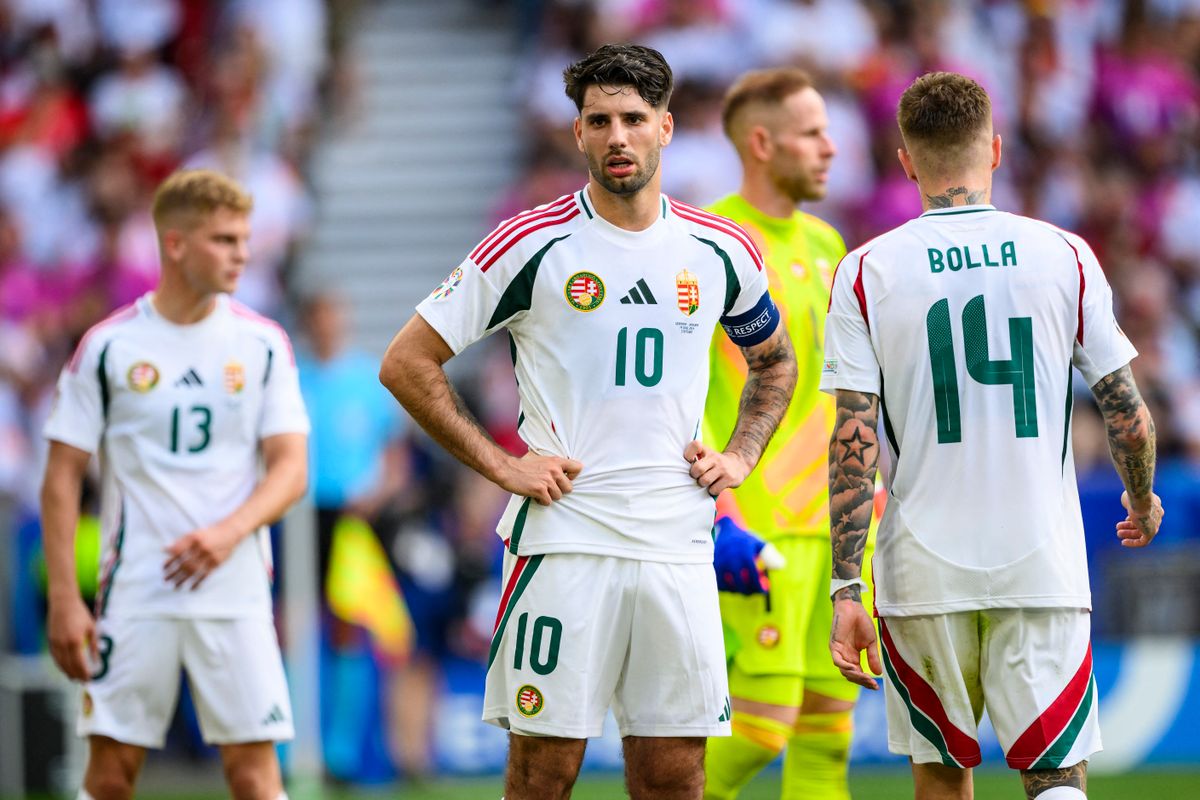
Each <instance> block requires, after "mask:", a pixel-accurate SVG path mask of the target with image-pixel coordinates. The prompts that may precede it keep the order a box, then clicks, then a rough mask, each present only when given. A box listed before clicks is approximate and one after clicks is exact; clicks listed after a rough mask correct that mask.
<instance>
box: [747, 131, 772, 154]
mask: <svg viewBox="0 0 1200 800" xmlns="http://www.w3.org/2000/svg"><path fill="white" fill-rule="evenodd" d="M746 146H747V148H748V149H749V150H750V155H752V156H754V159H755V160H756V161H768V160H770V158H771V153H772V151H774V149H775V145H774V143H773V142H772V141H771V132H770V131H769V130H767V129H766V128H765V127H764V126H762V125H753V126H751V128H750V130H749V132H748V133H747V134H746Z"/></svg>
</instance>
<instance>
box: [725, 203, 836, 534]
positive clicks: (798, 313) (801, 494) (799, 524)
mask: <svg viewBox="0 0 1200 800" xmlns="http://www.w3.org/2000/svg"><path fill="white" fill-rule="evenodd" d="M708 210H709V211H712V212H713V213H715V214H720V215H721V216H724V217H729V218H730V219H732V220H734V221H735V222H737V223H738V224H739V225H741V226H742V227H743V228H745V229H746V230H747V231H748V232H749V233H750V236H751V237H752V238H753V239H754V241H755V244H757V245H758V247H759V249H760V250H762V253H763V256H764V257H765V261H766V268H767V279H768V282H769V284H770V291H771V297H772V298H773V299H774V300H775V305H776V306H777V307H778V308H779V311H780V313H781V314H782V315H783V321H784V324H785V325H786V326H787V332H788V335H789V336H790V337H791V339H792V345H793V347H795V350H796V361H797V364H798V367H799V378H798V380H797V382H796V393H795V394H794V395H793V396H792V404H791V405H790V406H789V407H788V410H787V414H786V415H785V416H784V418H783V422H782V423H780V425H779V430H778V431H777V432H776V433H775V436H774V438H772V439H771V442H770V444H769V445H768V446H767V449H766V452H764V453H763V456H762V459H761V460H760V461H759V462H758V466H757V467H756V468H755V469H754V470H753V471H752V472H751V473H750V476H749V477H748V478H747V479H746V482H745V483H743V484H742V485H741V486H739V487H738V488H737V489H734V490H732V491H733V501H734V504H735V505H736V511H732V510H731V513H734V516H735V518H737V519H738V521H739V522H741V523H742V524H744V525H745V526H746V527H747V528H749V529H750V530H752V531H754V532H755V533H756V534H758V535H759V536H761V537H763V538H765V539H777V538H781V537H785V536H821V537H826V538H827V537H828V536H829V485H828V480H829V472H828V461H829V432H830V430H832V428H833V421H834V400H833V398H832V397H830V396H829V395H826V394H822V393H821V392H820V391H819V390H818V388H817V386H818V384H819V383H820V380H821V368H822V364H823V359H824V341H823V339H824V330H825V313H826V310H827V309H828V307H829V287H830V284H831V282H832V277H833V270H834V268H835V267H836V266H837V263H838V261H840V260H841V258H842V256H844V255H845V254H846V245H845V244H844V243H843V242H842V237H841V236H840V235H838V232H837V231H835V230H834V229H833V227H832V226H830V225H829V224H828V223H825V222H823V221H822V220H820V219H817V218H816V217H814V216H813V215H812V214H805V213H804V212H802V211H796V212H795V213H794V214H792V216H791V218H790V219H781V218H778V217H770V216H767V215H766V214H763V213H762V212H761V211H759V210H758V209H756V208H754V207H753V206H752V205H750V203H748V202H747V201H746V200H745V198H743V197H742V196H741V195H737V194H732V195H729V196H728V197H725V198H723V199H721V200H718V201H717V202H716V203H714V204H712V205H711V206H709V207H708ZM711 359H712V367H711V377H710V379H709V386H708V402H707V404H706V406H705V409H704V441H705V442H707V443H709V444H710V445H712V446H714V447H724V446H725V444H726V442H728V441H729V437H730V435H731V434H732V433H733V426H734V423H735V421H736V420H737V409H738V400H739V398H740V397H741V395H742V387H743V385H744V384H745V382H746V363H745V360H744V359H743V358H742V354H741V353H740V352H738V348H737V346H736V345H734V344H733V342H731V341H730V340H729V337H727V336H726V335H725V333H724V332H723V331H721V330H720V329H718V330H717V333H716V336H714V338H713V343H712V351H711ZM727 504H728V499H727V498H723V499H722V506H723V507H727Z"/></svg>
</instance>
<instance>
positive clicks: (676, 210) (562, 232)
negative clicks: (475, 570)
mask: <svg viewBox="0 0 1200 800" xmlns="http://www.w3.org/2000/svg"><path fill="white" fill-rule="evenodd" d="M417 312H418V313H419V314H420V315H421V316H422V317H423V318H424V319H425V320H426V321H428V322H429V324H430V325H431V326H433V328H434V329H435V330H437V332H438V333H439V334H440V335H441V336H442V338H443V339H445V341H446V343H447V344H448V345H449V346H450V347H451V349H452V350H454V352H455V353H458V352H460V351H462V350H463V348H465V347H467V345H469V344H471V343H472V342H474V341H476V340H477V339H480V338H482V337H483V336H485V335H487V334H488V333H491V332H492V331H494V330H496V329H498V328H501V327H506V328H508V331H509V333H510V334H511V336H512V346H513V350H512V353H513V361H514V366H515V370H516V377H517V384H518V389H519V392H520V399H521V416H520V418H519V422H518V430H519V432H520V434H521V437H522V438H523V439H524V440H525V442H526V443H528V445H529V447H530V449H531V450H533V451H534V452H537V453H541V454H544V455H555V456H562V457H566V458H574V459H577V460H579V461H581V462H582V463H583V472H582V473H581V474H580V475H579V477H578V478H576V479H575V481H574V490H573V491H572V492H571V493H570V494H568V495H566V496H565V497H563V499H561V500H559V501H557V502H555V503H553V504H551V505H550V506H548V507H544V506H540V505H538V504H537V503H532V502H530V501H529V500H527V499H526V498H522V497H514V498H513V499H512V501H511V502H510V503H509V506H508V509H507V511H506V513H505V514H504V517H503V518H502V519H501V521H500V525H499V527H498V533H499V534H500V536H501V537H502V538H505V539H510V545H509V547H510V549H511V550H512V551H513V552H514V553H518V554H519V555H536V554H542V553H595V554H601V555H614V556H623V557H629V558H638V559H643V560H651V561H673V562H678V563H702V562H706V561H711V560H712V540H711V536H710V528H711V526H712V522H713V514H714V502H713V499H712V498H711V497H710V496H709V494H708V492H707V491H706V490H705V489H703V488H701V487H700V486H698V485H697V484H696V481H695V480H694V479H693V478H692V477H691V476H690V475H689V474H688V470H689V465H688V463H687V462H686V461H684V458H683V450H684V447H686V446H687V443H688V442H689V441H691V440H692V439H693V438H697V437H698V436H699V430H700V420H701V417H702V415H703V413H704V399H705V395H706V393H707V388H708V347H709V343H710V341H711V339H712V333H713V327H714V326H715V325H716V324H717V323H718V321H720V322H721V323H722V324H724V325H726V330H728V331H729V332H730V335H731V336H733V337H734V338H735V340H736V339H739V338H740V339H741V341H742V342H743V343H744V344H750V343H753V342H754V341H757V340H761V339H763V338H766V336H767V335H769V333H770V331H771V330H773V328H774V325H775V324H776V322H777V320H778V315H777V313H776V312H775V311H774V307H773V306H772V305H771V304H770V296H769V295H768V294H767V280H766V276H765V273H764V272H763V271H762V260H761V256H760V255H759V253H758V251H757V249H756V248H755V246H754V244H753V243H752V242H751V241H750V238H749V237H748V236H747V235H746V233H745V232H744V231H743V230H742V229H741V228H739V227H737V226H736V225H735V224H734V223H732V222H730V221H729V220H727V219H725V218H723V217H718V216H716V215H713V214H709V213H707V212H705V211H701V210H699V209H696V208H694V207H692V206H688V205H686V204H683V203H680V202H678V201H676V200H672V199H669V198H667V197H666V196H663V197H662V200H661V213H660V215H659V217H658V219H657V220H656V221H655V223H654V224H653V225H651V226H650V227H649V228H647V229H646V230H643V231H638V232H631V231H627V230H623V229H621V228H618V227H616V226H614V225H612V224H610V223H609V222H607V221H605V220H604V219H602V218H601V217H600V216H599V215H598V214H597V213H596V212H595V210H594V207H593V206H592V204H591V200H590V199H589V198H588V195H587V191H586V189H585V190H581V191H579V192H576V193H575V194H572V195H565V196H564V197H562V198H560V199H559V200H557V201H555V202H553V203H550V204H548V205H545V206H540V207H538V208H536V209H533V210H532V211H528V212H525V213H524V214H521V215H519V216H517V217H514V218H513V219H511V220H508V221H507V222H504V223H502V224H501V225H500V226H499V227H498V228H497V229H496V230H495V231H494V232H493V233H492V234H491V235H489V236H488V237H487V238H486V239H484V240H483V242H481V243H480V244H479V246H478V247H476V248H475V249H474V250H473V251H472V252H471V253H470V255H469V256H468V257H467V258H466V259H465V260H464V261H463V262H462V264H460V265H459V266H458V267H457V268H456V269H455V270H454V271H453V272H451V273H450V276H449V277H448V278H447V279H446V280H445V281H444V282H443V283H442V285H441V286H439V287H438V288H437V289H436V290H435V291H434V292H433V294H432V295H431V296H430V297H428V298H427V299H426V300H424V301H422V302H421V304H420V305H419V306H417ZM710 444H711V445H713V446H715V447H723V446H724V445H725V444H726V443H725V442H712V443H710Z"/></svg>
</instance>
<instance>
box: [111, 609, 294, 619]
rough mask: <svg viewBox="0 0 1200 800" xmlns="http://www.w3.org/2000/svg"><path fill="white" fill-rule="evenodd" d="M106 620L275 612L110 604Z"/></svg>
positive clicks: (262, 616)
mask: <svg viewBox="0 0 1200 800" xmlns="http://www.w3.org/2000/svg"><path fill="white" fill-rule="evenodd" d="M102 618H103V619H106V620H114V619H214V620H221V619H263V620H274V619H275V614H274V613H273V612H272V611H271V609H269V608H265V609H261V610H260V609H240V610H236V611H235V610H222V609H218V610H216V611H213V610H210V609H205V610H204V611H196V612H191V611H179V610H167V609H158V608H146V607H144V606H139V607H138V609H137V610H136V611H122V610H121V609H119V608H118V609H113V608H112V607H111V606H110V607H109V608H108V609H106V610H105V612H104V615H103V617H102Z"/></svg>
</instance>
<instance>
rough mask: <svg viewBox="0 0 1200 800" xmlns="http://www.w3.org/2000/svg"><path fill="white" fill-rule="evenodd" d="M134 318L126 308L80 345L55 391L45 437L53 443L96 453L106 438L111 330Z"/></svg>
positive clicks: (63, 371) (92, 329)
mask: <svg viewBox="0 0 1200 800" xmlns="http://www.w3.org/2000/svg"><path fill="white" fill-rule="evenodd" d="M133 315H134V312H133V310H132V307H131V306H126V307H125V308H122V309H120V310H118V311H117V312H115V313H113V314H112V315H110V316H109V317H108V318H107V319H105V320H103V321H101V322H100V323H98V324H96V325H95V326H94V327H92V328H91V329H90V330H89V331H88V332H87V333H86V334H85V335H84V337H83V340H82V341H80V343H79V346H78V347H77V348H76V350H75V353H74V354H73V355H72V356H71V360H70V361H68V362H67V364H66V366H64V367H63V369H62V373H61V374H60V375H59V377H58V385H57V387H56V389H55V396H54V406H53V408H52V410H51V411H50V416H49V417H48V418H47V419H46V424H45V426H44V427H43V429H42V433H43V435H44V436H45V437H46V438H47V439H50V440H52V441H56V442H62V443H63V444H69V445H71V446H72V447H77V448H79V449H80V450H86V451H87V452H89V453H95V452H97V451H98V450H99V449H100V444H101V437H103V435H104V427H105V424H106V422H107V421H106V419H105V405H106V399H105V394H106V393H107V391H108V385H109V381H108V380H107V377H106V376H105V375H104V373H105V372H106V370H107V368H108V365H106V364H105V363H104V362H105V356H106V355H107V348H108V343H109V341H110V339H111V336H110V335H109V334H111V332H112V330H113V328H114V327H116V326H117V325H119V324H120V323H121V322H123V321H126V320H128V319H130V318H132V316H133Z"/></svg>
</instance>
